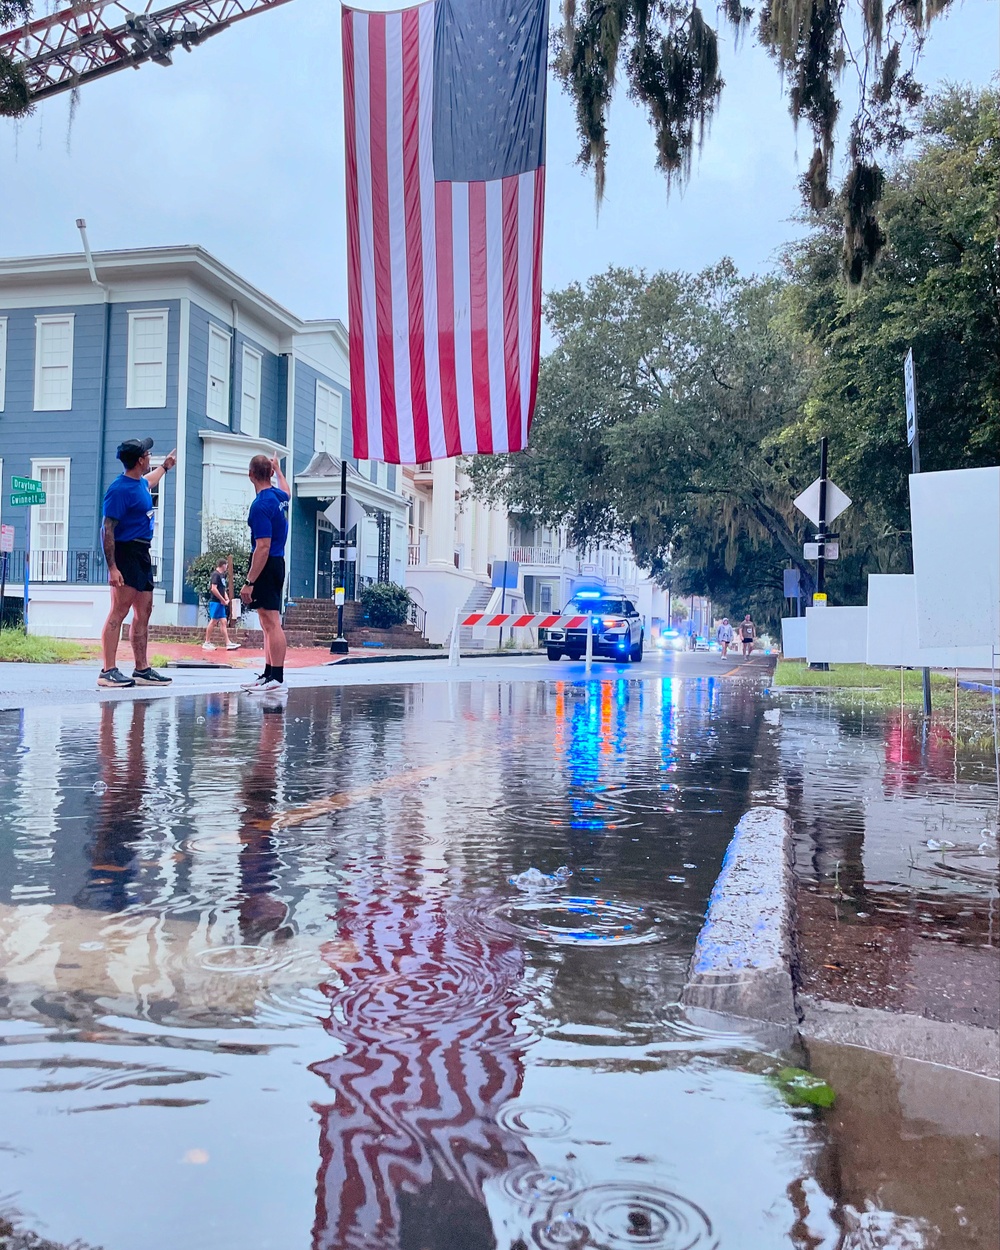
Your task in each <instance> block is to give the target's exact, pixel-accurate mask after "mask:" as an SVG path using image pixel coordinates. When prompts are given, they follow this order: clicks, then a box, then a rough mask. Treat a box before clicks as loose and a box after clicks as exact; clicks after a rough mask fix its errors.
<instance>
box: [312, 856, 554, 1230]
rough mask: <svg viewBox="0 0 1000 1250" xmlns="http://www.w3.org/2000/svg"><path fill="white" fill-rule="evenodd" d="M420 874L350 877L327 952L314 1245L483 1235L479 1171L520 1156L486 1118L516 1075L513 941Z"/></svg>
mask: <svg viewBox="0 0 1000 1250" xmlns="http://www.w3.org/2000/svg"><path fill="white" fill-rule="evenodd" d="M360 871H362V872H364V871H366V870H365V869H364V868H363V867H362V868H361V869H360ZM367 871H368V872H369V873H370V872H371V868H370V867H369V868H368V869H367ZM426 881H427V877H426V875H423V872H422V869H421V866H420V864H419V862H418V861H417V860H415V859H414V860H413V861H412V862H411V863H409V864H407V865H406V866H405V867H404V868H402V869H401V870H400V871H399V873H398V875H396V876H395V877H394V878H393V879H392V880H385V879H382V880H375V881H365V882H363V883H359V884H358V885H357V886H355V887H354V888H353V890H352V893H351V894H350V896H349V897H347V898H345V899H344V901H343V903H342V905H341V908H340V910H339V911H338V913H337V923H338V928H339V930H340V935H341V936H340V940H339V941H337V942H334V943H331V944H330V945H329V946H328V947H327V948H326V951H325V954H326V958H327V960H328V962H329V963H330V964H331V966H333V967H335V968H336V969H337V972H338V979H337V982H336V983H331V984H329V985H327V986H324V987H323V988H324V992H325V993H326V994H327V995H328V997H329V999H330V1003H331V1007H332V1011H331V1015H330V1019H329V1020H328V1021H327V1024H326V1028H327V1031H328V1032H329V1033H330V1034H331V1036H332V1037H334V1038H335V1039H336V1040H337V1041H338V1043H340V1044H341V1045H342V1046H343V1048H344V1049H343V1053H342V1054H340V1055H338V1056H336V1057H335V1058H332V1059H329V1060H326V1061H324V1062H322V1063H318V1064H315V1065H314V1066H313V1069H312V1070H313V1071H314V1072H316V1073H317V1074H319V1075H320V1076H322V1077H323V1078H324V1080H326V1082H327V1083H328V1084H329V1086H330V1088H331V1089H332V1090H333V1091H334V1094H335V1099H334V1101H333V1102H332V1103H331V1104H329V1105H324V1106H321V1107H319V1108H318V1110H319V1114H320V1122H321V1129H320V1154H321V1158H322V1164H321V1167H320V1172H319V1176H318V1179H317V1212H316V1224H315V1227H314V1229H313V1248H314V1250H351V1248H354V1247H357V1248H358V1250H362V1248H363V1250H420V1248H421V1247H425V1246H435V1247H446V1246H455V1247H461V1250H480V1248H482V1250H486V1248H487V1247H493V1246H494V1245H495V1239H494V1236H493V1233H492V1229H491V1223H490V1219H489V1216H488V1214H487V1211H486V1207H485V1203H484V1198H483V1186H484V1183H485V1182H486V1181H487V1180H488V1179H490V1178H491V1177H494V1176H497V1175H500V1174H503V1173H504V1172H506V1171H508V1170H509V1169H510V1168H512V1167H514V1166H515V1165H517V1164H519V1163H523V1162H526V1161H529V1160H530V1159H531V1156H530V1155H529V1154H528V1152H527V1150H526V1149H525V1147H524V1144H523V1142H522V1141H521V1139H520V1138H518V1137H517V1136H515V1135H514V1134H512V1133H510V1132H508V1131H507V1130H506V1129H504V1128H503V1127H501V1126H500V1125H499V1124H498V1123H497V1119H496V1116H497V1112H498V1110H499V1108H500V1107H501V1106H502V1105H503V1104H504V1103H506V1102H507V1101H508V1100H510V1099H511V1098H514V1097H516V1096H517V1094H518V1093H519V1091H520V1087H521V1079H522V1061H521V1051H520V1045H519V1041H518V1037H517V1034H516V1024H515V1017H516V1013H517V1010H518V1006H519V1000H518V998H517V997H516V996H515V991H516V987H517V986H518V984H519V983H520V980H521V976H522V969H523V961H522V956H521V954H520V952H519V951H518V950H517V949H516V948H515V947H514V945H513V944H512V943H511V942H510V941H509V940H507V939H505V938H503V937H501V936H499V935H497V934H495V933H493V932H491V931H489V930H488V929H487V928H486V927H485V926H484V925H483V924H482V922H481V921H479V920H478V919H477V918H476V917H475V916H474V915H471V914H469V913H468V912H462V911H461V910H459V909H457V908H453V907H452V906H451V905H450V899H451V895H450V894H446V893H445V892H444V891H443V890H434V888H433V886H432V887H431V891H432V892H429V891H428V890H427V889H426ZM422 883H423V884H422ZM456 893H457V891H456Z"/></svg>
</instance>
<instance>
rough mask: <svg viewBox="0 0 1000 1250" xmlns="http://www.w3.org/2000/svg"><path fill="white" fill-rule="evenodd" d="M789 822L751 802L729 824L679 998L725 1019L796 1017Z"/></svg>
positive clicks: (787, 1021)
mask: <svg viewBox="0 0 1000 1250" xmlns="http://www.w3.org/2000/svg"><path fill="white" fill-rule="evenodd" d="M793 898H794V888H793V881H792V863H791V822H790V821H789V819H788V816H787V815H786V813H785V812H783V811H781V810H780V809H779V808H776V807H754V808H751V809H750V811H748V812H747V813H746V815H744V817H743V818H742V820H741V821H740V823H739V824H738V825H737V826H736V833H735V834H734V836H733V840H732V841H731V842H730V843H729V847H728V849H727V851H726V857H725V859H724V860H723V862H722V871H721V872H720V873H719V876H718V879H717V880H716V883H715V886H714V888H713V890H712V895H711V898H710V899H709V904H708V913H707V916H706V918H705V923H704V925H703V926H702V930H701V932H700V933H699V934H698V941H697V942H696V944H695V949H694V955H693V956H692V958H691V966H690V969H689V971H688V979H687V984H686V985H685V986H684V991H683V993H682V995H681V1001H682V1002H683V1003H684V1004H685V1006H687V1007H696V1008H702V1009H704V1010H707V1011H712V1012H717V1013H720V1014H722V1015H727V1016H738V1017H742V1018H744V1019H750V1020H762V1021H767V1022H769V1023H772V1024H783V1025H791V1024H795V1023H796V1022H797V1019H798V1016H797V1012H796V1007H795V990H794V985H793V979H792V963H793V950H794V928H793V916H792V899H793Z"/></svg>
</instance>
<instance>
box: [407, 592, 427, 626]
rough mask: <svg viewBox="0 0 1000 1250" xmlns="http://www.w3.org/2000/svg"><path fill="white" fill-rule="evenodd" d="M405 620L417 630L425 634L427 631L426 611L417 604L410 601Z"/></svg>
mask: <svg viewBox="0 0 1000 1250" xmlns="http://www.w3.org/2000/svg"><path fill="white" fill-rule="evenodd" d="M406 619H407V621H408V622H409V623H410V624H411V625H413V626H414V627H415V628H416V630H417V632H418V633H419V634H421V635H426V632H427V613H426V612H425V611H424V609H423V608H422V607H420V606H419V605H418V604H416V603H413V602H412V600H411V602H410V607H409V611H408V612H407V614H406Z"/></svg>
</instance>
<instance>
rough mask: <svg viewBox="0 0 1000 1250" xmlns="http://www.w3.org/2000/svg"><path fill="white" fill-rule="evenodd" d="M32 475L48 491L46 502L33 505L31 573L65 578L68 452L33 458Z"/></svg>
mask: <svg viewBox="0 0 1000 1250" xmlns="http://www.w3.org/2000/svg"><path fill="white" fill-rule="evenodd" d="M31 476H32V477H33V478H37V479H38V481H40V482H41V484H42V490H43V491H45V502H44V503H43V504H40V505H36V506H35V507H33V508H32V509H31V575H32V577H34V578H37V579H38V581H42V582H64V581H65V580H66V563H67V555H68V548H69V456H53V457H52V458H51V459H45V460H35V459H32V461H31Z"/></svg>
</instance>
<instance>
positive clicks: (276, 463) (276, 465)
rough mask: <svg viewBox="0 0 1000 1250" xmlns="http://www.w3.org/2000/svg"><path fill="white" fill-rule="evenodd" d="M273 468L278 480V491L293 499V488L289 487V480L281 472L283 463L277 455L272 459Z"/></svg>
mask: <svg viewBox="0 0 1000 1250" xmlns="http://www.w3.org/2000/svg"><path fill="white" fill-rule="evenodd" d="M271 468H272V469H273V470H274V476H275V477H276V478H277V479H278V489H279V490H283V491H284V492H285V494H286V495H288V497H289V498H291V494H292V488H291V487H290V486H289V485H288V478H287V477H285V475H284V473H282V471H281V461H280V460H279V459H278V457H277V455H274V456H272V457H271Z"/></svg>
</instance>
